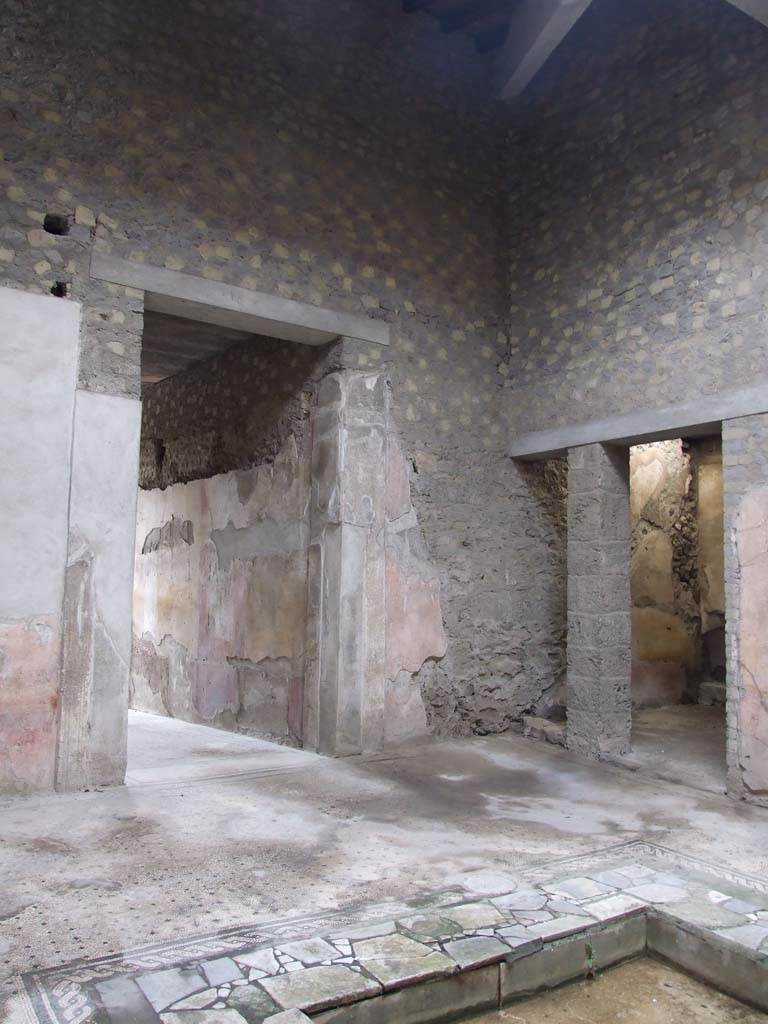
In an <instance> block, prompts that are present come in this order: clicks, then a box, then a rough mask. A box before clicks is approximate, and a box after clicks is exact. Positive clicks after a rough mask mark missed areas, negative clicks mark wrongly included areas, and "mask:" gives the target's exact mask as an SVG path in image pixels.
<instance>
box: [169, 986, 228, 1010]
mask: <svg viewBox="0 0 768 1024" xmlns="http://www.w3.org/2000/svg"><path fill="white" fill-rule="evenodd" d="M218 998H219V993H218V991H217V990H216V989H215V988H205V989H203V991H202V992H197V993H196V994H195V995H193V996H187V997H186V998H185V999H180V1000H179V1001H178V1003H174V1004H173V1006H172V1007H171V1009H172V1010H203V1009H205V1008H206V1007H208V1006H211V1005H212V1004H213V1003H215V1002H216V1000H217V999H218Z"/></svg>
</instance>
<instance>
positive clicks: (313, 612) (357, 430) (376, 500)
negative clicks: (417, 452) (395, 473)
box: [303, 371, 387, 755]
mask: <svg viewBox="0 0 768 1024" xmlns="http://www.w3.org/2000/svg"><path fill="white" fill-rule="evenodd" d="M386 427H387V394H386V384H385V381H384V378H383V376H380V375H375V374H365V373H359V372H353V371H342V372H340V373H334V374H332V375H330V376H328V377H326V379H325V380H324V381H323V383H322V385H321V387H320V390H319V395H318V401H317V408H316V410H315V413H314V418H313V443H312V489H311V499H310V501H311V508H310V519H311V525H310V531H311V533H310V547H309V567H308V568H309V582H308V591H309V599H308V629H307V648H306V660H305V693H304V730H303V731H304V746H305V747H307V748H309V749H314V750H318V751H320V752H321V753H324V754H335V755H344V754H354V753H359V752H360V751H361V750H363V749H365V748H366V747H368V746H370V745H371V742H372V741H371V740H370V739H369V733H370V731H371V729H373V728H375V723H376V722H377V721H378V720H379V719H380V715H378V716H377V715H375V714H373V713H372V708H373V707H374V706H378V705H379V704H381V703H382V700H383V697H382V692H383V681H384V662H385V588H384V557H385V546H384V526H385V518H384V490H385V480H386V440H387V437H386ZM374 742H375V741H374Z"/></svg>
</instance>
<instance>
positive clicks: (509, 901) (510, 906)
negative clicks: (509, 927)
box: [491, 889, 549, 911]
mask: <svg viewBox="0 0 768 1024" xmlns="http://www.w3.org/2000/svg"><path fill="white" fill-rule="evenodd" d="M548 899H549V896H548V894H547V893H545V892H542V891H541V890H540V889H522V890H520V892H508V893H505V894H504V895H503V896H494V898H493V899H492V900H491V903H493V905H494V906H495V907H496V908H497V909H499V910H503V911H508V910H541V909H543V907H544V906H545V905H546V903H547V900H548Z"/></svg>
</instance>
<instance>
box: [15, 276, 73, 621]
mask: <svg viewBox="0 0 768 1024" xmlns="http://www.w3.org/2000/svg"><path fill="white" fill-rule="evenodd" d="M79 331H80V305H79V303H75V302H66V301H64V300H62V299H55V298H53V296H44V295H30V294H28V293H26V292H22V291H19V290H17V289H12V288H0V394H1V395H2V400H1V401H0V465H2V467H3V471H2V474H0V580H1V581H2V584H1V585H0V619H23V618H26V617H28V616H31V615H41V614H46V615H47V614H52V613H56V614H57V615H58V614H60V612H61V602H62V595H63V586H64V567H65V564H66V552H67V513H68V500H69V472H70V470H69V464H70V451H71V444H72V407H73V402H74V396H75V376H76V372H77V351H78V339H79Z"/></svg>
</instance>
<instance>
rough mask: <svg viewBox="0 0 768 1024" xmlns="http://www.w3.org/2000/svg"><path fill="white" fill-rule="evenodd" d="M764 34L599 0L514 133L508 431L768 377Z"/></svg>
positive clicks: (721, 21)
mask: <svg viewBox="0 0 768 1024" xmlns="http://www.w3.org/2000/svg"><path fill="white" fill-rule="evenodd" d="M766 68H768V28H766V27H765V26H763V25H761V24H760V23H758V22H757V21H756V20H755V19H754V18H750V17H748V16H747V15H745V14H743V13H741V12H740V11H738V10H737V9H736V8H735V7H734V6H733V5H732V4H729V3H724V2H718V0H623V2H622V3H614V2H613V0H594V2H593V3H592V4H591V6H590V7H589V9H588V10H587V12H586V13H585V14H584V15H583V17H582V18H581V19H580V20H579V22H578V23H577V25H576V26H575V28H574V30H573V31H572V33H571V34H570V35H569V36H568V37H567V38H566V39H565V41H564V42H563V44H562V45H561V46H560V47H559V48H558V51H557V60H552V61H550V62H549V63H548V64H547V65H546V66H545V67H544V69H543V70H542V72H541V74H540V75H539V76H538V77H537V79H536V80H535V81H534V83H532V86H531V88H530V89H529V90H528V91H527V93H526V95H525V97H523V99H522V102H521V104H520V107H519V109H518V111H517V113H516V118H515V125H514V129H513V131H512V133H511V136H510V147H509V166H508V171H507V178H508V181H509V183H510V195H509V218H510V235H511V237H512V238H513V239H514V252H513V254H512V258H511V270H510V288H511V294H510V311H511V314H510V320H511V322H510V335H511V337H510V347H509V357H508V365H507V371H506V372H507V373H508V377H509V388H510V391H509V406H508V413H509V417H510V421H511V428H512V433H513V435H514V434H519V433H525V432H527V431H531V430H537V429H544V428H546V427H550V426H552V425H553V424H566V423H580V422H584V421H587V420H590V419H594V418H599V417H601V416H605V415H611V414H622V413H626V412H628V411H630V410H631V409H633V408H638V407H653V406H663V405H668V404H674V403H677V402H680V401H690V400H692V399H695V398H699V397H702V396H704V397H706V395H708V394H714V393H717V392H718V391H720V390H722V389H732V388H736V387H738V386H739V385H750V384H755V383H758V382H760V381H763V380H765V365H766V355H768V275H767V274H766V263H767V262H768V175H767V174H766V155H767V154H768V103H767V102H766V98H767V97H768V73H767V72H766Z"/></svg>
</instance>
